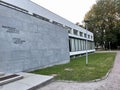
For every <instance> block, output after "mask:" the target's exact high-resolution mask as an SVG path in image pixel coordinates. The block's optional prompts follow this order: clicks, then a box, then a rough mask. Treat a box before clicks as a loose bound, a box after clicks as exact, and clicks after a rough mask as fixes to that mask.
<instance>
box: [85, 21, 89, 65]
mask: <svg viewBox="0 0 120 90" xmlns="http://www.w3.org/2000/svg"><path fill="white" fill-rule="evenodd" d="M84 22H85V26H86V65H88V50H87V49H88V40H87V39H88V23H89V20H84Z"/></svg>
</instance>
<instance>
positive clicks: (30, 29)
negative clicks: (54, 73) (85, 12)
mask: <svg viewBox="0 0 120 90" xmlns="http://www.w3.org/2000/svg"><path fill="white" fill-rule="evenodd" d="M86 39H87V40H88V48H87V49H88V50H87V51H88V52H94V51H95V49H94V36H93V33H91V32H89V31H88V34H86V30H85V29H83V28H81V27H79V26H77V25H75V24H73V23H71V22H69V21H68V20H66V19H64V18H62V17H60V16H58V15H56V14H54V13H53V12H51V11H49V10H47V9H45V8H43V7H41V6H39V5H37V4H35V3H33V2H31V1H30V0H0V71H2V72H19V71H29V70H35V69H39V68H44V67H48V66H52V65H56V64H63V63H67V62H69V61H70V56H75V55H81V54H85V53H86V47H85V45H86V42H85V41H86Z"/></svg>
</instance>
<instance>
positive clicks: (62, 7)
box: [31, 0, 96, 24]
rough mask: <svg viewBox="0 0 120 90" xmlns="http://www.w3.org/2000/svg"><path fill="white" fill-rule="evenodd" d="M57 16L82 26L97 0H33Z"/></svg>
mask: <svg viewBox="0 0 120 90" xmlns="http://www.w3.org/2000/svg"><path fill="white" fill-rule="evenodd" d="M31 1H33V2H35V3H37V4H39V5H40V6H42V7H44V8H46V9H48V10H50V11H52V12H54V13H55V14H57V15H59V16H61V17H63V18H65V19H67V20H69V21H71V22H73V23H76V22H79V23H80V24H82V21H83V20H84V16H85V14H86V13H87V12H88V11H89V10H90V9H91V7H92V5H93V4H95V2H96V0H31Z"/></svg>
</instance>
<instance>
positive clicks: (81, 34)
mask: <svg viewBox="0 0 120 90" xmlns="http://www.w3.org/2000/svg"><path fill="white" fill-rule="evenodd" d="M33 16H34V17H37V18H39V19H41V20H44V21H47V22H50V20H49V19H47V18H45V17H42V16H40V15H37V14H35V13H33ZM52 24H55V25H58V26H61V27H64V28H65V29H66V30H68V33H70V34H74V35H79V36H81V37H85V38H89V39H92V38H93V36H90V35H87V34H86V33H83V32H81V31H78V30H76V29H73V33H72V28H71V27H69V26H63V24H61V23H59V22H56V21H52ZM83 35H84V36H83Z"/></svg>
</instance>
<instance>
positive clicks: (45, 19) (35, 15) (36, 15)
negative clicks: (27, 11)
mask: <svg viewBox="0 0 120 90" xmlns="http://www.w3.org/2000/svg"><path fill="white" fill-rule="evenodd" d="M33 16H34V17H36V18H39V19H41V20H44V21H47V22H49V19H47V18H45V17H43V16H40V15H38V14H35V13H33Z"/></svg>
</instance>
